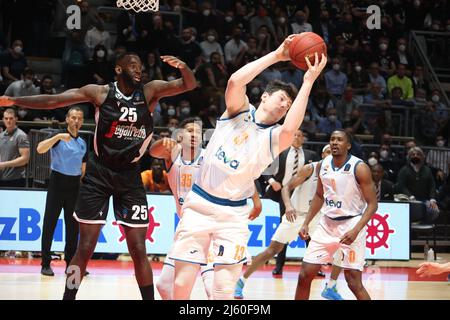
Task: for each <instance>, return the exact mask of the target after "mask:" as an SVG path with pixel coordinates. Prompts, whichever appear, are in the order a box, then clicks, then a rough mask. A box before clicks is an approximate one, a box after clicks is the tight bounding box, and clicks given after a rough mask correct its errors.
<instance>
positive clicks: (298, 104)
mask: <svg viewBox="0 0 450 320" xmlns="http://www.w3.org/2000/svg"><path fill="white" fill-rule="evenodd" d="M306 63H307V65H308V71H307V72H306V73H305V76H304V77H303V84H302V87H301V88H300V91H299V93H298V95H297V97H296V98H295V100H294V102H293V103H292V106H291V108H290V109H289V111H288V113H287V114H286V118H285V120H284V123H283V125H281V126H279V127H278V128H276V129H275V130H276V131H277V132H274V134H277V135H278V137H279V151H280V152H282V151H283V150H285V149H286V148H288V147H289V146H290V145H291V144H292V141H293V140H294V134H295V132H296V131H297V130H298V128H299V127H300V125H301V124H302V121H303V118H304V116H305V111H306V105H307V104H308V98H309V94H310V92H311V88H312V86H313V84H314V81H316V79H317V77H318V76H319V75H320V73H321V72H322V70H323V68H325V66H326V64H327V57H326V56H325V55H323V54H322V57H321V59H320V63H319V58H318V55H317V53H315V63H314V65H311V63H310V61H309V59H308V57H306ZM275 130H274V131H275Z"/></svg>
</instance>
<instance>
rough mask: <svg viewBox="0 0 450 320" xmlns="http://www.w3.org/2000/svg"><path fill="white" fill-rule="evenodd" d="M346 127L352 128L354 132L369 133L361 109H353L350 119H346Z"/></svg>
mask: <svg viewBox="0 0 450 320" xmlns="http://www.w3.org/2000/svg"><path fill="white" fill-rule="evenodd" d="M344 128H352V133H353V134H367V130H366V128H365V126H364V123H363V115H362V113H361V111H360V110H359V109H353V110H352V111H351V113H350V117H349V119H348V120H346V121H344Z"/></svg>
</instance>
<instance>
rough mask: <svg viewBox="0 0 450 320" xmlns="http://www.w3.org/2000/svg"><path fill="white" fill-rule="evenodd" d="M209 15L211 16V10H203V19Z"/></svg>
mask: <svg viewBox="0 0 450 320" xmlns="http://www.w3.org/2000/svg"><path fill="white" fill-rule="evenodd" d="M210 14H211V10H209V9H205V10H203V15H204V16H205V17H207V16H209V15H210Z"/></svg>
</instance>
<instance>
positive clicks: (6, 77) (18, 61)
mask: <svg viewBox="0 0 450 320" xmlns="http://www.w3.org/2000/svg"><path fill="white" fill-rule="evenodd" d="M27 66H28V63H27V59H26V57H25V54H24V52H23V42H22V40H14V42H13V43H12V46H11V49H9V51H7V52H6V54H5V57H4V62H3V64H2V74H3V81H4V82H5V83H6V85H8V84H10V83H12V82H14V81H18V80H20V77H21V75H22V74H23V72H24V71H25V69H26V68H27Z"/></svg>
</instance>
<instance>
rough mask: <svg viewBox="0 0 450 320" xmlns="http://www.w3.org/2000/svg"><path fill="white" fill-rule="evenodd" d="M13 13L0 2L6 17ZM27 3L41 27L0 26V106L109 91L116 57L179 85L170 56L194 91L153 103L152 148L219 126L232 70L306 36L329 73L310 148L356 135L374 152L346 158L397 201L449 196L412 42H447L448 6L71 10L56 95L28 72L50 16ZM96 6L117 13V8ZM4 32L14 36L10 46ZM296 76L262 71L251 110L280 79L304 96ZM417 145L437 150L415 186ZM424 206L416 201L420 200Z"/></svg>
mask: <svg viewBox="0 0 450 320" xmlns="http://www.w3.org/2000/svg"><path fill="white" fill-rule="evenodd" d="M9 2H12V1H0V3H3V6H4V7H5V6H6V3H9ZM17 2H18V3H20V2H21V1H17ZM34 2H36V3H34ZM95 2H96V3H97V4H98V3H99V2H102V1H95ZM33 3H34V4H33V5H31V4H28V5H29V6H32V7H33V10H35V12H42V13H43V15H44V18H43V17H42V16H38V15H37V16H35V15H32V16H30V17H29V18H30V20H29V21H26V22H23V25H20V24H19V25H18V23H17V21H15V20H14V21H15V22H14V23H13V22H11V23H10V25H8V21H10V20H8V19H9V18H10V17H15V16H16V15H17V12H15V11H14V8H15V7H14V5H11V4H10V5H9V6H7V10H6V9H5V11H3V14H0V15H3V25H2V26H0V66H1V77H0V95H1V94H6V95H12V96H17V95H32V94H38V93H46V94H54V93H56V92H58V91H61V90H66V89H68V88H73V87H80V86H83V85H86V84H89V83H95V84H106V83H108V82H111V81H114V61H115V57H116V56H117V55H118V54H120V53H123V52H125V51H134V52H136V53H138V54H139V55H140V57H141V59H142V61H143V64H144V72H143V76H142V80H143V81H152V80H158V79H163V80H167V81H170V80H173V79H175V78H177V77H179V74H178V73H177V71H176V69H174V68H171V67H170V66H168V65H167V64H164V63H162V61H161V59H160V56H161V55H176V56H178V57H180V58H181V59H182V60H183V61H185V62H186V63H187V64H188V65H189V67H190V68H192V69H193V70H194V71H195V74H196V78H197V81H198V87H197V88H196V89H195V90H193V91H190V92H188V93H185V94H182V95H179V96H176V97H170V98H165V99H162V100H161V101H160V103H159V104H158V106H157V108H156V111H155V114H154V118H155V126H156V127H159V128H160V129H158V130H157V137H158V136H161V137H162V136H168V135H170V134H171V132H173V130H175V129H176V128H177V127H178V124H179V122H181V121H182V120H183V119H184V118H186V117H188V116H192V115H195V116H198V117H199V119H201V120H202V122H203V127H204V128H205V129H208V128H214V127H215V124H216V118H217V117H218V116H220V114H221V113H222V112H223V111H224V110H225V105H224V91H225V87H226V84H227V80H228V78H229V77H230V75H231V74H232V73H233V72H234V71H235V70H237V69H239V68H240V67H242V66H243V65H245V64H247V63H249V62H251V61H253V60H255V59H257V58H259V57H261V56H263V55H265V54H267V53H268V52H270V51H272V50H274V49H275V48H276V47H277V46H279V45H280V43H282V41H283V40H284V39H285V38H286V37H287V36H288V35H289V34H292V33H301V32H307V31H312V32H315V33H318V34H319V35H321V36H322V37H323V39H324V40H325V42H326V44H327V48H328V61H329V66H328V68H327V69H326V70H325V71H324V72H323V74H322V75H321V77H320V78H319V79H318V80H317V83H316V85H315V87H314V88H313V92H312V94H311V96H310V99H309V103H308V109H307V112H306V116H305V119H304V122H303V124H302V130H303V132H304V133H305V136H307V138H308V139H309V141H326V140H327V136H328V135H329V134H330V133H331V132H332V131H333V130H334V129H339V128H343V129H345V130H346V131H348V132H349V133H351V134H353V135H371V136H373V140H371V141H370V140H369V141H367V140H366V141H365V142H368V143H375V144H377V145H379V148H375V149H376V150H373V148H372V149H370V150H368V149H365V150H363V149H362V148H361V144H362V141H361V140H358V139H357V138H355V139H354V142H353V144H352V150H353V153H354V154H355V155H357V156H361V157H363V158H364V159H365V160H367V161H368V162H369V163H370V164H372V165H374V164H377V163H379V164H381V165H382V167H383V168H384V170H385V178H387V179H390V180H392V181H393V182H395V183H397V186H398V187H399V188H400V189H402V190H401V191H402V193H405V194H408V195H414V192H415V191H414V190H408V187H410V184H408V183H406V182H407V181H409V180H408V179H409V178H408V177H409V176H411V175H415V174H416V175H417V174H418V172H421V173H420V176H421V177H425V176H426V178H427V179H428V178H429V177H428V174H430V175H431V177H432V180H433V185H431V184H430V185H429V186H430V187H431V186H434V187H433V188H432V189H434V190H435V191H436V190H439V188H448V185H449V180H450V177H449V171H450V152H449V151H446V149H445V148H448V146H449V144H448V143H449V139H448V137H449V135H450V128H449V127H450V125H449V109H448V107H449V106H448V105H446V103H445V99H444V98H443V96H442V92H441V91H440V90H438V89H437V88H434V87H433V86H432V85H431V83H430V82H429V81H428V78H427V77H426V75H425V72H424V66H423V65H421V61H420V60H419V59H417V57H413V56H411V54H410V52H411V51H410V48H409V46H410V45H411V43H410V41H409V32H410V30H428V31H442V32H443V31H447V32H448V31H450V1H446V0H436V1H432V0H396V1H386V0H378V1H375V0H371V1H366V0H355V1H349V0H280V1H274V0H241V1H234V0H220V1H219V0H209V1H208V0H204V1H202V0H197V1H195V0H160V2H159V3H160V11H159V12H156V13H139V14H137V13H135V12H134V11H125V10H123V11H121V12H120V13H119V14H118V15H117V16H116V17H115V18H112V16H111V15H109V14H108V13H107V10H106V11H105V10H98V8H97V7H95V6H92V5H91V4H90V3H89V2H88V1H86V0H83V1H79V2H76V3H77V4H78V5H79V6H80V9H81V29H78V30H67V29H66V37H65V44H64V50H62V51H61V52H60V58H61V60H62V69H61V83H60V84H57V85H55V84H54V82H53V79H52V77H51V76H49V75H39V76H36V75H35V74H34V73H33V70H31V69H30V68H29V67H28V63H27V58H28V57H29V56H46V54H47V50H48V45H49V44H50V41H51V39H50V36H49V34H50V26H49V24H51V21H53V17H52V15H51V13H52V12H54V2H53V1H50V0H49V1H33ZM74 3H75V2H74ZM101 4H102V5H103V6H110V7H114V6H115V1H103V2H102V3H101ZM371 4H377V5H378V6H379V7H380V9H381V28H380V29H378V30H369V29H368V28H367V26H366V22H367V18H368V14H366V9H367V7H368V6H369V5H371ZM16 6H17V4H16ZM16 10H18V9H17V8H16ZM8 15H9V16H8ZM11 21H12V19H11ZM22 21H23V19H22ZM107 25H108V26H111V25H113V26H115V29H114V30H113V29H111V28H106V26H107ZM6 26H9V27H8V28H9V29H8V30H9V31H10V32H11V34H12V39H10V40H11V41H10V42H9V43H6V34H7V30H6V29H5V28H6ZM24 26H31V27H33V26H34V29H33V33H32V34H35V33H36V31H40V32H38V35H39V36H38V37H37V39H35V40H34V41H32V40H31V39H33V38H32V37H31V36H30V35H29V34H30V33H29V30H28V31H26V30H25V31H24V30H23V29H24V28H25V27H24ZM44 31H46V32H44ZM442 59H450V57H449V56H447V57H442ZM444 62H445V61H444ZM447 62H449V61H447ZM302 76H303V71H301V70H299V69H297V68H296V67H295V66H294V65H293V64H291V63H289V62H286V63H279V64H277V65H274V66H272V67H270V68H268V69H267V70H265V71H264V72H262V73H261V75H260V76H259V77H257V78H256V79H255V80H254V81H252V82H251V83H249V85H248V86H247V95H248V97H249V100H250V103H252V104H254V105H255V106H256V107H257V104H258V102H259V98H260V96H261V94H262V92H264V88H265V86H266V85H267V83H268V82H269V81H271V80H274V79H280V80H282V81H285V82H290V83H292V84H294V85H295V86H296V87H297V88H300V86H301V84H302ZM408 108H409V109H410V110H414V114H415V115H416V119H417V120H416V121H415V124H416V125H415V131H414V132H412V134H413V135H414V137H415V138H416V139H415V140H414V141H413V140H411V141H407V142H406V143H405V149H398V148H397V149H395V148H392V147H391V146H393V145H395V144H399V142H398V141H393V138H392V137H393V136H397V135H399V134H403V133H402V132H399V130H398V128H400V127H401V125H402V124H401V123H399V122H401V121H404V119H405V113H406V111H407V109H408ZM84 110H85V119H86V121H87V122H88V121H89V119H91V120H92V119H93V117H94V111H93V108H92V107H89V106H87V107H86V108H85V109H84ZM17 111H18V117H19V121H20V120H30V121H33V120H49V119H56V120H59V121H62V120H63V119H64V114H65V112H59V111H58V110H55V111H53V110H52V111H35V110H34V111H31V110H25V109H20V108H19V109H18V110H17ZM399 119H400V120H399ZM402 143H403V142H402ZM413 143H414V144H418V145H421V146H428V147H430V146H434V147H436V148H435V149H433V150H432V151H429V152H428V153H424V151H423V150H422V149H420V148H419V150H420V151H419V150H416V151H415V152H416V153H418V154H419V156H418V158H420V161H419V164H421V165H422V166H424V167H426V168H428V169H429V170H428V169H427V170H426V174H425V173H423V174H422V171H421V170H422V169H421V168H422V167H419V166H418V165H416V164H410V163H411V160H412V159H415V157H412V155H410V154H409V151H408V149H409V147H408V144H413ZM413 147H417V146H416V145H414V146H413ZM440 148H442V150H439V149H440ZM145 161H146V160H144V162H145ZM405 166H406V167H405ZM408 166H410V167H408ZM144 167H146V169H150V170H152V171H153V176H147V177H146V179H147V181H149V183H148V185H149V187H148V188H149V190H152V191H153V190H157V191H161V192H164V191H165V189H164V188H165V183H163V181H162V179H164V177H165V173H164V170H162V166H161V164H160V163H159V162H157V161H153V164H152V160H148V159H147V163H146V164H145V165H144ZM405 168H409V169H405ZM411 168H412V169H411ZM430 183H431V182H430ZM418 188H424V185H422V184H420V185H419V186H418ZM419 194H420V195H419ZM432 196H433V197H437V196H438V195H435V194H433V195H432ZM421 197H422V194H421V193H420V192H419V193H418V194H417V196H416V198H421ZM427 197H428V198H430V197H431V195H427ZM428 200H429V199H428ZM446 201H448V202H449V200H448V199H447V200H446Z"/></svg>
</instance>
